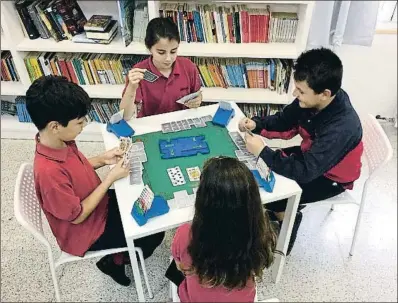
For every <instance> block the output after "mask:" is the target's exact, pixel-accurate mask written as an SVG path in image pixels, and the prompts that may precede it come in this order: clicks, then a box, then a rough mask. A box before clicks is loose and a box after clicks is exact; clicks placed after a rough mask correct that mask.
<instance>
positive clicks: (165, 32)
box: [145, 17, 180, 49]
mask: <svg viewBox="0 0 398 303" xmlns="http://www.w3.org/2000/svg"><path fill="white" fill-rule="evenodd" d="M161 38H167V39H169V40H176V41H177V42H178V43H180V34H179V32H178V27H177V25H176V24H175V23H174V22H173V20H171V19H170V18H160V17H159V18H154V19H152V20H151V21H149V23H148V26H147V28H146V35H145V45H146V47H147V48H148V49H150V48H151V47H152V46H154V45H155V44H156V43H158V42H159V40H160V39H161Z"/></svg>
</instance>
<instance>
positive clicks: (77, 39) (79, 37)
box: [72, 30, 117, 44]
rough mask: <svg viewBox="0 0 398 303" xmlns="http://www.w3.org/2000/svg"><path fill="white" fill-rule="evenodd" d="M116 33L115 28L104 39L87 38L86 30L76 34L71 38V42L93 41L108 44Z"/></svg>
mask: <svg viewBox="0 0 398 303" xmlns="http://www.w3.org/2000/svg"><path fill="white" fill-rule="evenodd" d="M116 35H117V30H115V31H114V32H113V34H112V36H111V37H110V38H109V39H107V40H105V39H90V38H87V34H86V32H84V33H81V34H77V35H75V36H74V37H73V38H72V42H74V43H95V44H109V43H111V42H112V40H113V39H114V38H115V37H116Z"/></svg>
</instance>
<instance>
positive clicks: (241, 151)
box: [235, 149, 253, 157]
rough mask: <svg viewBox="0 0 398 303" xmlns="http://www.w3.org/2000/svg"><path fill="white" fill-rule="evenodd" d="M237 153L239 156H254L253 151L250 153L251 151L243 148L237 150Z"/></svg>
mask: <svg viewBox="0 0 398 303" xmlns="http://www.w3.org/2000/svg"><path fill="white" fill-rule="evenodd" d="M235 155H236V156H237V157H253V154H252V153H250V152H248V151H247V152H245V151H243V150H240V149H239V150H235Z"/></svg>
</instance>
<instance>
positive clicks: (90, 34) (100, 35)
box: [86, 20, 118, 40]
mask: <svg viewBox="0 0 398 303" xmlns="http://www.w3.org/2000/svg"><path fill="white" fill-rule="evenodd" d="M117 28H118V26H117V21H116V20H111V22H110V23H109V24H108V26H107V27H106V28H105V30H104V31H103V32H100V31H88V30H86V36H87V38H88V39H99V40H109V39H110V38H111V37H112V36H113V35H114V33H115V32H116V31H117Z"/></svg>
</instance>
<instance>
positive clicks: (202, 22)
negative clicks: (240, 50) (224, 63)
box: [159, 2, 298, 43]
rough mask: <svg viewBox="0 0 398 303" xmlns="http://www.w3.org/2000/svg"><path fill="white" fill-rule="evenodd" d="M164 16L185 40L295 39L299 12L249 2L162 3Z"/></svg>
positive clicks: (288, 41)
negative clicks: (216, 3)
mask: <svg viewBox="0 0 398 303" xmlns="http://www.w3.org/2000/svg"><path fill="white" fill-rule="evenodd" d="M159 14H160V16H161V17H169V18H171V19H172V20H173V21H174V22H175V23H176V24H177V26H178V29H179V32H180V39H181V41H186V42H205V43H253V42H254V43H267V42H284V43H294V42H295V39H296V32H297V25H298V16H297V13H283V12H271V9H270V6H267V7H266V8H265V9H249V8H247V7H246V6H245V5H229V6H227V5H224V6H217V5H197V4H195V3H193V2H191V3H185V4H180V3H162V4H161V6H160V9H159Z"/></svg>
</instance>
